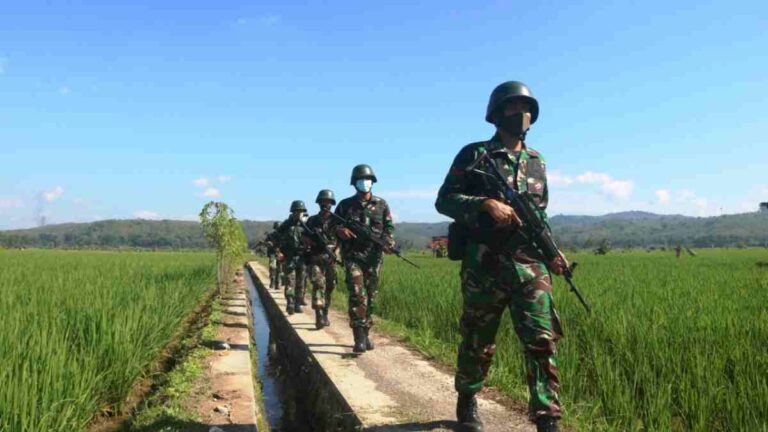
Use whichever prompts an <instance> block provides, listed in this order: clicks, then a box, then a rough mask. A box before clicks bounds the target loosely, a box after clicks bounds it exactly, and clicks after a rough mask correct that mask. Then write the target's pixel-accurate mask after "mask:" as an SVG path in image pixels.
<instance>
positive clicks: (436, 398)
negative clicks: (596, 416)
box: [249, 262, 535, 432]
mask: <svg viewBox="0 0 768 432" xmlns="http://www.w3.org/2000/svg"><path fill="white" fill-rule="evenodd" d="M249 266H250V267H251V269H252V270H251V273H252V274H255V275H256V276H257V277H258V278H259V279H260V280H261V281H263V282H264V283H266V282H267V281H268V280H269V278H268V273H267V270H266V269H265V268H264V267H263V266H261V265H260V264H258V263H256V262H251V263H249ZM259 285H261V288H260V289H261V291H262V295H264V294H266V295H267V296H269V297H270V298H271V299H272V300H274V304H275V305H276V306H277V307H278V308H279V309H280V311H282V314H281V316H282V318H281V319H283V320H285V322H286V325H289V326H290V327H291V328H292V329H293V330H294V331H295V333H296V334H297V335H298V336H299V338H300V339H301V341H302V342H303V343H304V344H305V345H306V347H307V348H308V351H309V353H310V355H311V357H312V359H311V360H312V362H316V363H317V364H319V366H320V367H321V368H322V370H323V371H324V373H325V374H326V375H327V377H328V378H330V380H331V381H332V385H334V386H335V387H336V390H337V391H338V393H339V394H340V395H341V396H342V397H343V398H344V399H345V400H346V403H347V404H348V405H349V407H350V408H351V410H352V412H353V413H354V415H356V416H357V418H358V419H359V421H360V423H361V425H362V429H363V430H367V431H453V430H458V429H457V426H458V425H457V424H456V423H455V418H456V417H455V406H456V405H455V404H456V393H455V391H454V389H453V376H452V375H450V374H448V373H445V372H443V371H441V370H439V369H438V368H436V367H435V366H434V365H433V364H431V363H430V362H429V361H427V360H426V359H425V358H424V357H423V356H422V355H420V354H418V353H415V352H414V351H412V350H410V349H408V348H407V347H406V346H404V345H403V344H401V343H399V342H397V341H394V340H392V339H391V338H388V337H386V336H385V335H382V334H380V333H378V332H376V331H375V328H374V331H373V332H372V333H371V336H372V339H373V342H374V343H375V345H376V348H375V350H373V351H369V352H367V353H365V354H363V355H361V356H355V355H353V354H352V331H351V329H350V328H349V325H348V318H347V316H346V315H345V314H342V313H339V312H336V311H331V314H330V320H331V326H330V327H326V328H324V329H322V330H316V329H315V325H314V311H313V310H312V309H311V307H306V308H305V312H304V313H300V314H294V315H292V316H288V315H287V314H285V298H284V296H283V293H282V290H281V291H273V290H269V289H264V288H263V287H264V286H268V285H264V284H263V283H262V284H258V283H257V287H258V286H259ZM308 297H309V296H308ZM262 298H264V297H262ZM265 303H266V302H265ZM265 306H267V305H266V304H265ZM278 318H279V317H278ZM273 326H274V324H273ZM479 406H480V414H481V416H482V419H483V421H484V423H485V426H486V428H485V430H486V431H488V432H496V431H498V432H502V431H505V432H509V431H533V430H535V428H534V427H533V426H532V425H531V424H530V423H528V421H527V419H526V417H525V414H524V413H521V412H518V411H516V410H513V409H509V408H507V407H505V406H503V405H502V404H500V403H498V402H496V401H494V400H491V399H489V398H487V397H482V396H481V397H480V398H479Z"/></svg>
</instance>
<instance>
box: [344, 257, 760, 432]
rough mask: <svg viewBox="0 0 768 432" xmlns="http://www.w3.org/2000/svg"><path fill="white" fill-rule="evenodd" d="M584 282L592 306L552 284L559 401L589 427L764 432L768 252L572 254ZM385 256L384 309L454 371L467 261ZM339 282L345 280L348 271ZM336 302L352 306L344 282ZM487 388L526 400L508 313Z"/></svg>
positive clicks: (568, 413) (381, 299)
mask: <svg viewBox="0 0 768 432" xmlns="http://www.w3.org/2000/svg"><path fill="white" fill-rule="evenodd" d="M571 258H572V259H574V260H576V261H579V263H580V267H579V269H578V272H577V274H576V281H577V283H578V284H579V287H580V288H581V289H582V291H583V292H584V294H585V296H587V299H588V300H589V301H590V302H591V303H592V305H593V308H594V313H593V315H591V316H589V315H586V314H585V312H584V310H583V308H582V306H581V305H580V304H579V303H578V300H577V299H576V298H575V296H573V295H572V294H570V293H568V292H567V289H566V286H565V284H564V283H563V282H562V281H561V280H556V281H555V301H556V304H557V308H558V309H559V312H560V315H561V317H562V320H563V326H564V332H565V337H564V338H563V339H562V341H561V343H560V345H559V365H560V371H561V381H562V398H563V402H564V407H565V410H566V416H567V417H568V418H569V420H568V421H569V422H570V423H571V424H573V425H575V426H577V427H579V428H580V429H583V430H616V431H625V430H644V431H645V430H647V431H670V430H673V431H675V430H681V431H682V430H692V431H740V430H745V431H746V430H750V431H751V430H768V426H767V425H768V270H766V269H764V268H760V267H758V266H756V265H755V262H757V261H766V259H768V251H766V250H765V249H753V250H705V251H701V252H700V253H699V254H698V256H697V257H683V258H680V259H675V258H674V255H673V254H670V253H663V252H654V253H646V252H630V253H622V254H609V255H605V256H594V255H592V254H576V255H574V256H572V257H571ZM414 259H415V260H416V261H417V262H418V264H419V265H421V266H422V270H421V271H414V270H413V269H411V268H409V267H408V266H407V265H403V264H402V263H400V262H399V260H396V259H389V257H387V259H386V261H385V263H384V268H383V271H382V276H381V286H380V289H379V293H378V297H377V303H378V304H377V309H376V313H377V314H378V315H380V316H381V317H382V318H384V319H386V320H387V321H390V322H394V323H397V324H398V325H399V326H400V327H401V328H404V329H405V333H406V336H407V337H408V339H410V341H411V342H413V343H414V344H416V345H417V346H418V347H420V348H421V349H422V350H424V351H425V352H427V353H429V354H431V355H434V356H435V357H436V358H437V359H438V360H440V361H443V362H447V363H450V364H454V365H455V352H456V346H457V344H458V342H459V332H458V322H459V316H460V314H461V293H460V282H459V276H458V274H459V263H456V262H451V261H448V260H440V259H433V258H428V257H414ZM340 281H343V275H340ZM337 292H338V294H337V295H336V297H337V299H336V300H335V302H336V304H337V305H343V304H345V302H346V295H345V294H346V290H345V289H344V284H343V283H341V284H340V287H339V289H338V290H337ZM497 346H498V349H497V354H496V356H495V358H494V365H493V368H492V370H491V374H490V376H489V379H488V381H489V384H490V385H492V386H495V387H497V388H499V389H500V390H502V391H504V392H506V393H508V394H510V395H512V396H513V397H517V398H521V399H523V400H525V399H526V398H527V388H526V384H525V373H524V363H523V357H522V351H521V347H520V344H519V342H518V341H517V338H516V336H515V334H514V331H513V329H512V326H511V321H510V319H509V316H508V314H506V316H505V318H504V319H503V321H502V325H501V327H500V331H499V334H498V337H497Z"/></svg>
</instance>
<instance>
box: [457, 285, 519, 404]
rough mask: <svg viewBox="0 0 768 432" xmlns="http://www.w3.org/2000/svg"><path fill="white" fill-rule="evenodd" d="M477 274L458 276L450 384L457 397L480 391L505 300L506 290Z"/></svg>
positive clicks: (487, 369) (493, 351) (490, 357)
mask: <svg viewBox="0 0 768 432" xmlns="http://www.w3.org/2000/svg"><path fill="white" fill-rule="evenodd" d="M478 273H479V272H477V273H475V272H472V271H469V272H466V273H465V274H464V275H463V276H462V283H461V291H462V297H463V305H462V314H461V321H460V323H459V325H460V332H461V343H460V344H459V350H458V355H457V368H456V377H455V381H454V385H455V387H456V391H457V392H459V394H474V393H477V392H478V391H480V390H481V389H482V388H483V385H484V384H485V378H486V377H487V376H488V371H489V370H490V367H491V360H492V359H493V355H494V354H495V353H496V332H497V331H498V329H499V322H500V320H501V316H502V314H503V313H504V310H505V308H506V306H507V304H508V301H509V299H508V294H507V291H506V290H504V289H500V287H497V286H494V284H495V281H494V280H493V279H492V278H490V277H488V275H483V274H478Z"/></svg>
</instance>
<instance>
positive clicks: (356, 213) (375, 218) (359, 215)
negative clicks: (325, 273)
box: [331, 195, 395, 259]
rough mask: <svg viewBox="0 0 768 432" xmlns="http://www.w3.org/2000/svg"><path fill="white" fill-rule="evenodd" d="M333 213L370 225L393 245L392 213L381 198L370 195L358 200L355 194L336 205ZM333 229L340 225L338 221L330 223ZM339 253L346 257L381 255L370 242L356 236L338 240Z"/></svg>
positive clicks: (377, 248) (360, 257) (365, 257)
mask: <svg viewBox="0 0 768 432" xmlns="http://www.w3.org/2000/svg"><path fill="white" fill-rule="evenodd" d="M335 213H336V214H337V215H339V216H341V217H343V218H345V219H355V220H358V221H360V222H362V223H363V224H364V225H366V226H368V227H370V228H371V229H372V230H373V232H374V233H375V234H376V235H379V236H381V237H382V238H384V239H385V240H387V241H388V242H389V243H391V244H392V245H394V242H395V241H394V234H395V224H394V223H393V222H392V213H391V212H390V210H389V204H387V202H386V201H384V200H383V199H382V198H379V197H377V196H375V195H371V199H370V200H369V201H367V202H363V201H360V199H359V198H358V197H357V195H354V196H351V197H349V198H346V199H344V200H342V201H341V202H340V203H339V205H338V206H336V211H335ZM331 226H332V228H333V230H334V231H336V230H337V229H339V228H340V227H341V223H340V222H336V221H335V222H334V223H333V224H332V225H331ZM340 243H341V254H342V256H343V257H344V258H345V259H346V258H349V257H352V258H358V259H368V258H371V259H374V258H379V257H381V254H382V251H381V249H380V248H379V247H378V246H377V245H375V244H373V243H372V242H366V241H365V240H364V239H362V238H360V237H357V238H354V239H351V240H346V241H343V240H342V241H340Z"/></svg>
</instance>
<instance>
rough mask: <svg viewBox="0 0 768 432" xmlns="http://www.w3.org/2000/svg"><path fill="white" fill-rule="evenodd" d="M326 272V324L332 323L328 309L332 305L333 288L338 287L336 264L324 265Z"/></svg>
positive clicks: (324, 310) (324, 312) (324, 309)
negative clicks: (329, 319)
mask: <svg viewBox="0 0 768 432" xmlns="http://www.w3.org/2000/svg"><path fill="white" fill-rule="evenodd" d="M323 270H324V273H325V307H324V308H323V315H324V316H325V325H326V326H327V325H330V322H329V321H328V309H329V308H330V307H331V298H332V297H333V290H335V289H336V265H334V264H333V263H330V264H328V265H326V266H325V267H324V269H323Z"/></svg>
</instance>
